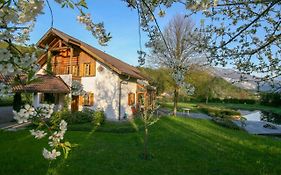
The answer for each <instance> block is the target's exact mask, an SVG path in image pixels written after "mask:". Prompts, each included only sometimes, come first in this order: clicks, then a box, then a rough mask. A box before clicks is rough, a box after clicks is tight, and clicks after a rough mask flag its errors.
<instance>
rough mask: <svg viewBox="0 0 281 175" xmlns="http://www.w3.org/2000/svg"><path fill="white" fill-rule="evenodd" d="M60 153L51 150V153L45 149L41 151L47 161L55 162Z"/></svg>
mask: <svg viewBox="0 0 281 175" xmlns="http://www.w3.org/2000/svg"><path fill="white" fill-rule="evenodd" d="M60 155H61V153H60V152H59V151H57V150H56V149H53V150H52V151H48V150H47V149H46V148H44V149H43V157H44V158H45V159H48V160H55V159H56V158H57V157H58V156H60Z"/></svg>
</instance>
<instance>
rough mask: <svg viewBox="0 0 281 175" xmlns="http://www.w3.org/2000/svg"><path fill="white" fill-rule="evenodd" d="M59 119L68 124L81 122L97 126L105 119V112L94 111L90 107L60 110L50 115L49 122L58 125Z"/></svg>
mask: <svg viewBox="0 0 281 175" xmlns="http://www.w3.org/2000/svg"><path fill="white" fill-rule="evenodd" d="M61 120H65V121H66V122H67V123H68V124H83V123H91V122H92V123H93V124H95V125H97V126H99V125H102V124H103V123H104V121H105V114H104V112H103V111H101V110H98V111H94V110H91V109H84V110H83V111H76V112H71V111H68V110H62V111H58V112H54V113H53V115H52V117H51V123H52V124H55V125H58V124H59V122H60V121H61Z"/></svg>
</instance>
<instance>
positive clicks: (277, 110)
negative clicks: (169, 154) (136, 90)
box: [161, 102, 281, 115]
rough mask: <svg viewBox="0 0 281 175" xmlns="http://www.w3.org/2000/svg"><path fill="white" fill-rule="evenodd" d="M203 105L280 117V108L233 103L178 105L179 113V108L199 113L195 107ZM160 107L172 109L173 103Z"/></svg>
mask: <svg viewBox="0 0 281 175" xmlns="http://www.w3.org/2000/svg"><path fill="white" fill-rule="evenodd" d="M200 104H203V105H205V106H211V107H220V108H229V109H244V110H262V111H265V112H272V113H275V114H278V115H281V108H280V107H271V106H264V105H259V104H234V103H208V104H205V103H178V108H179V111H181V108H190V109H191V111H192V112H201V111H200V108H197V105H200ZM161 106H162V107H166V108H169V109H172V108H173V103H171V102H169V103H162V104H161Z"/></svg>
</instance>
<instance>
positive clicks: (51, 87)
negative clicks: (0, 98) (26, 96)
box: [0, 74, 70, 93]
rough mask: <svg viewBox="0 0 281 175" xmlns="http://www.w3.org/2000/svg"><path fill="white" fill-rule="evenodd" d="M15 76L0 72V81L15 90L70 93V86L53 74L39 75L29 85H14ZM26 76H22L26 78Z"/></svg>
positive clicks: (21, 77) (22, 78)
mask: <svg viewBox="0 0 281 175" xmlns="http://www.w3.org/2000/svg"><path fill="white" fill-rule="evenodd" d="M14 78H15V77H14V76H3V75H2V74H0V82H4V83H6V84H10V85H11V86H12V88H13V91H14V92H29V93H30V92H43V93H69V92H70V88H69V87H68V86H67V85H66V84H65V83H64V81H63V80H62V79H61V78H60V77H56V76H51V75H37V79H36V81H35V82H33V83H31V84H28V85H13V81H14ZM25 78H26V77H25V76H20V79H21V80H24V79H25Z"/></svg>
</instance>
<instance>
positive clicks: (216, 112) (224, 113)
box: [198, 105, 241, 118]
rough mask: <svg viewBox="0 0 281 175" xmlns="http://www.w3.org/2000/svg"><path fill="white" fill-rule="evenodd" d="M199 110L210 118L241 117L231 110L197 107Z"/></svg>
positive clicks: (238, 113)
mask: <svg viewBox="0 0 281 175" xmlns="http://www.w3.org/2000/svg"><path fill="white" fill-rule="evenodd" d="M198 107H199V108H200V110H201V111H202V112H204V113H206V114H208V115H210V116H212V117H219V118H230V117H231V116H235V115H239V116H240V115H241V114H240V112H238V111H235V110H232V109H221V108H217V107H207V106H205V105H199V106H198Z"/></svg>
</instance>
